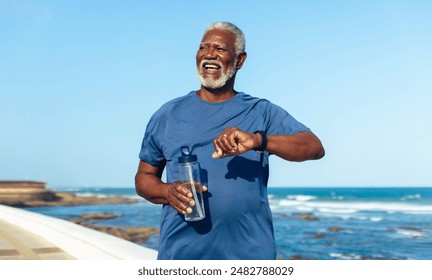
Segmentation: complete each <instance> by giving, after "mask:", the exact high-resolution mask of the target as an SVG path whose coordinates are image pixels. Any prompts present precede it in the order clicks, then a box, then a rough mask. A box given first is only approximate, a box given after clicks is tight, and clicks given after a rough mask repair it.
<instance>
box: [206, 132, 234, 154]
mask: <svg viewBox="0 0 432 280" xmlns="http://www.w3.org/2000/svg"><path fill="white" fill-rule="evenodd" d="M237 138H238V131H237V129H236V128H226V129H224V130H223V131H222V133H221V134H219V135H218V136H217V137H216V138H215V139H214V140H213V145H214V148H215V153H214V154H213V155H212V157H214V158H220V157H224V156H227V155H230V154H234V153H235V152H236V151H237V150H238V145H237V143H238V139H237Z"/></svg>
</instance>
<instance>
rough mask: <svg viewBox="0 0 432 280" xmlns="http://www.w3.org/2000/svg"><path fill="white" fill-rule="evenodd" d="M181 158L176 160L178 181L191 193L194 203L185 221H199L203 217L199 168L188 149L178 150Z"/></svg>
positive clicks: (195, 157)
mask: <svg viewBox="0 0 432 280" xmlns="http://www.w3.org/2000/svg"><path fill="white" fill-rule="evenodd" d="M180 150H181V153H182V156H181V157H179V158H178V167H179V180H180V182H181V183H183V185H184V186H186V187H187V188H188V189H189V191H190V192H191V193H192V199H193V200H194V201H195V205H194V206H190V208H192V213H186V214H185V220H186V221H199V220H202V219H204V217H205V209H204V200H203V195H202V183H201V168H200V165H199V163H198V158H197V156H196V155H193V154H191V152H190V151H189V148H188V147H186V146H183V147H181V148H180Z"/></svg>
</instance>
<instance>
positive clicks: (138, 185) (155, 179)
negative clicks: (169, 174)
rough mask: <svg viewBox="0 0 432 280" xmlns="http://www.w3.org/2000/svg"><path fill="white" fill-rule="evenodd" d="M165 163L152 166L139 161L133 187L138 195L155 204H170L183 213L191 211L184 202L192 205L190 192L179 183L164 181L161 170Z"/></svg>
mask: <svg viewBox="0 0 432 280" xmlns="http://www.w3.org/2000/svg"><path fill="white" fill-rule="evenodd" d="M164 168H165V163H163V164H161V165H159V166H153V165H151V164H149V163H147V162H144V161H142V160H141V161H140V163H139V165H138V171H137V173H136V175H135V189H136V192H137V194H138V195H139V196H141V197H143V198H145V199H146V200H148V201H150V202H153V203H156V204H170V205H171V206H172V207H173V208H174V209H175V210H177V212H179V213H181V214H185V213H186V212H187V211H188V210H189V211H192V209H190V208H189V207H188V206H187V205H186V203H189V204H190V205H193V204H194V202H193V199H191V197H192V194H191V193H190V192H189V191H188V190H187V189H186V188H185V187H183V186H182V185H181V184H178V183H173V184H168V183H164V182H163V181H162V180H161V178H162V172H163V170H164Z"/></svg>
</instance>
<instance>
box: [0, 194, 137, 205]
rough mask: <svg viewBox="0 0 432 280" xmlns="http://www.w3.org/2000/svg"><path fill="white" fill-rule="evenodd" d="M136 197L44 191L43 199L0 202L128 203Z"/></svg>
mask: <svg viewBox="0 0 432 280" xmlns="http://www.w3.org/2000/svg"><path fill="white" fill-rule="evenodd" d="M136 202H138V199H134V198H128V197H122V196H119V195H116V196H104V197H100V196H80V195H76V194H74V193H69V192H53V191H46V195H45V196H44V198H43V199H31V200H29V199H23V200H11V201H3V202H2V204H5V205H8V206H13V207H20V208H21V207H43V206H75V205H91V204H130V203H136Z"/></svg>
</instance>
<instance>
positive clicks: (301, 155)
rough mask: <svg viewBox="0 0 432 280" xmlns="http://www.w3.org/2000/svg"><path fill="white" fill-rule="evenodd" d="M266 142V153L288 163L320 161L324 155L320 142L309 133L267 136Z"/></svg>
mask: <svg viewBox="0 0 432 280" xmlns="http://www.w3.org/2000/svg"><path fill="white" fill-rule="evenodd" d="M267 141H268V142H267V148H266V151H267V152H269V153H271V154H275V155H277V156H278V157H281V158H283V159H285V160H289V161H305V160H312V159H320V158H322V157H323V156H324V154H325V152H324V147H323V146H322V144H321V141H320V140H319V139H318V137H317V136H316V135H315V134H313V133H312V132H310V131H302V132H298V133H295V134H288V135H268V136H267Z"/></svg>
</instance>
